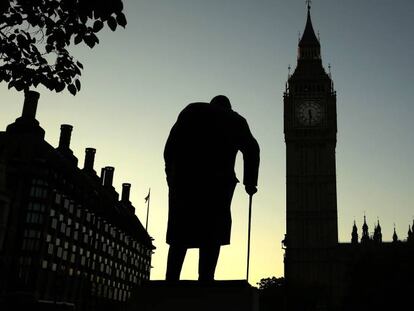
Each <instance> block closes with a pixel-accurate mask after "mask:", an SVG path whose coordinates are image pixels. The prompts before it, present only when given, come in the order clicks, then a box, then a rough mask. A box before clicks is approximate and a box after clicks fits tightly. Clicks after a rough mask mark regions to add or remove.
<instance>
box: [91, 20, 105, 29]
mask: <svg viewBox="0 0 414 311" xmlns="http://www.w3.org/2000/svg"><path fill="white" fill-rule="evenodd" d="M103 26H104V24H103V23H102V21H100V20H96V21H95V22H94V23H93V31H94V32H98V31H100V30H101V29H102V28H103Z"/></svg>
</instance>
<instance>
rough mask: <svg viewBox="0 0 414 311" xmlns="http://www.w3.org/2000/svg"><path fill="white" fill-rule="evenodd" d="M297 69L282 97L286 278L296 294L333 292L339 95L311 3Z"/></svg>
mask: <svg viewBox="0 0 414 311" xmlns="http://www.w3.org/2000/svg"><path fill="white" fill-rule="evenodd" d="M307 4H308V12H307V19H306V25H305V30H304V32H303V35H302V38H301V39H300V41H299V46H298V58H297V65H296V68H295V70H294V72H293V74H292V75H290V77H289V78H288V81H287V88H286V91H285V93H284V136H285V143H286V238H285V244H286V245H285V246H286V254H285V278H286V282H287V284H289V286H290V287H291V288H292V287H293V288H294V287H299V288H302V287H303V286H306V287H308V286H310V285H315V286H323V287H324V288H326V287H327V288H329V282H330V279H331V275H330V273H331V272H330V267H329V265H328V264H327V262H329V260H328V259H329V258H330V255H331V254H332V252H333V250H334V249H335V248H336V247H337V244H338V225H337V197H336V159H335V149H336V133H337V117H336V92H335V90H334V89H333V83H332V80H331V77H330V75H329V74H328V73H326V71H325V69H324V67H323V65H322V58H321V45H320V42H319V40H318V38H317V36H316V34H315V31H314V29H313V25H312V20H311V13H310V1H307Z"/></svg>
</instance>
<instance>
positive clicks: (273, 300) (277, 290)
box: [256, 276, 286, 311]
mask: <svg viewBox="0 0 414 311" xmlns="http://www.w3.org/2000/svg"><path fill="white" fill-rule="evenodd" d="M256 284H257V285H258V286H259V299H260V310H261V311H270V310H285V307H286V297H285V279H284V278H283V277H280V278H276V277H274V276H273V277H269V278H263V279H261V280H260V282H258V283H256Z"/></svg>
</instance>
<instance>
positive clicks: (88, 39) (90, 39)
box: [83, 36, 95, 48]
mask: <svg viewBox="0 0 414 311" xmlns="http://www.w3.org/2000/svg"><path fill="white" fill-rule="evenodd" d="M83 41H85V43H86V44H87V45H88V46H89V47H90V48H93V47H94V46H95V40H94V38H93V37H92V36H85V37H84V38H83Z"/></svg>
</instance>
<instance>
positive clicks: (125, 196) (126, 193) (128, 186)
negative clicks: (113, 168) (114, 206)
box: [121, 183, 131, 202]
mask: <svg viewBox="0 0 414 311" xmlns="http://www.w3.org/2000/svg"><path fill="white" fill-rule="evenodd" d="M130 190H131V184H128V183H123V184H122V197H121V201H122V202H129V191H130Z"/></svg>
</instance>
